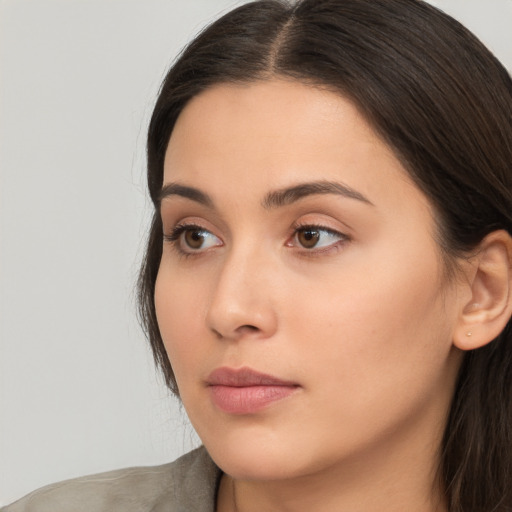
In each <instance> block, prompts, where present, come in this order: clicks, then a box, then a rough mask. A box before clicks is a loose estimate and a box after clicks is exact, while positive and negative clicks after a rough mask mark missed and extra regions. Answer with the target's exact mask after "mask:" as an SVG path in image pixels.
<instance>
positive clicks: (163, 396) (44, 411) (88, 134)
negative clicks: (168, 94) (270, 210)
mask: <svg viewBox="0 0 512 512" xmlns="http://www.w3.org/2000/svg"><path fill="white" fill-rule="evenodd" d="M239 3H243V2H234V1H232V0H144V1H142V0H3V1H1V0H0V172H1V174H0V505H2V504H6V503H9V502H10V501H12V500H14V499H16V498H18V497H21V496H22V495H23V494H25V493H27V492H29V491H31V490H33V489H35V488H37V487H40V486H42V485H45V484H48V483H50V482H54V481H58V480H62V479H66V478H71V477H74V476H78V475H83V474H88V473H94V472H99V471H104V470H108V469H114V468H118V467H123V466H132V465H147V464H158V463H163V462H168V461H170V460H172V459H174V458H176V457H177V456H179V455H180V454H182V453H183V452H185V451H186V450H188V449H190V448H191V447H192V446H193V445H194V443H196V442H197V440H196V439H195V437H194V435H193V433H192V430H191V428H190V427H189V426H188V423H187V420H186V418H185V415H184V413H183V412H182V411H180V408H179V406H178V404H177V402H176V401H175V400H174V399H173V398H172V397H170V396H169V393H168V392H167V391H166V390H165V388H164V387H163V385H162V383H161V380H160V379H159V377H158V376H157V375H156V373H155V370H154V367H153V363H152V358H151V355H150V353H149V350H148V347H147V344H146V341H145V339H144V337H143V335H142V333H141V331H140V328H139V327H138V324H137V322H136V319H135V300H134V283H135V279H136V274H137V269H138V264H139V260H140V256H141V253H142V248H143V240H144V235H145V231H146V227H147V221H148V218H149V212H150V205H149V201H148V200H147V198H146V191H145V176H144V172H145V163H144V138H145V130H146V126H147V122H148V118H149V115H150V113H151V109H152V106H153V102H154V99H155V96H156V92H157V90H158V87H159V84H160V81H161V79H162V78H163V76H164V73H165V70H166V69H167V68H168V66H169V64H170V62H171V61H172V59H173V58H174V57H175V56H176V54H177V53H178V51H179V50H180V49H181V47H182V46H183V45H184V44H185V43H186V41H187V40H189V38H190V37H191V36H192V35H193V34H195V33H197V31H198V30H199V29H200V28H201V27H202V26H203V25H204V24H205V23H206V22H208V21H211V20H212V19H213V18H214V17H216V16H215V15H216V14H218V13H219V12H221V11H225V10H226V9H227V8H228V7H229V6H233V5H236V4H239ZM432 3H434V4H435V5H438V6H440V7H441V8H443V9H445V10H446V11H447V12H449V13H452V14H454V15H455V16H456V17H458V18H459V19H460V20H461V21H463V22H464V23H465V24H467V26H469V27H470V28H471V29H472V30H474V31H475V32H476V33H477V34H478V35H479V36H480V37H481V38H482V39H483V40H484V41H485V42H486V43H487V44H488V45H489V46H490V48H491V49H493V50H494V51H495V53H496V54H497V55H498V56H499V57H500V58H501V59H502V61H503V62H504V63H505V64H506V65H507V67H508V68H509V69H512V29H511V27H512V0H488V1H486V2H483V1H482V0H436V1H433V2H432Z"/></svg>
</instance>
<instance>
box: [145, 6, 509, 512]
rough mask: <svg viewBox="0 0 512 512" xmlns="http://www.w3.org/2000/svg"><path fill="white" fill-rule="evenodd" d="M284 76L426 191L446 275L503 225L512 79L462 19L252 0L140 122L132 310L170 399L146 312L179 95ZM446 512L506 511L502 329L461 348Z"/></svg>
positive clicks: (405, 9)
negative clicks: (144, 128) (315, 95)
mask: <svg viewBox="0 0 512 512" xmlns="http://www.w3.org/2000/svg"><path fill="white" fill-rule="evenodd" d="M274 76H283V77H287V78H291V79H295V80H298V81H301V82H305V83H312V84H321V85H323V86H326V87H329V88H330V89H332V90H334V91H337V92H339V93H340V94H341V95H343V96H345V97H347V98H349V99H351V100H352V101H353V102H354V103H355V104H356V105H357V106H358V108H359V109H360V111H361V112H362V114H363V115H364V116H365V117H366V119H367V121H368V122H369V123H370V124H371V125H372V126H373V128H374V129H375V130H376V131H377V132H378V133H379V134H380V135H381V136H382V137H383V138H384V139H385V140H386V141H387V143H388V144H389V146H390V147H391V148H392V149H393V150H394V151H395V154H396V155H397V157H398V158H399V159H400V160H401V162H402V163H403V165H404V166H405V168H406V169H407V170H408V172H409V173H410V175H411V177H412V178H413V180H414V181H415V183H416V184H417V186H418V187H419V188H420V189H421V190H422V191H423V192H424V193H425V195H426V196H427V197H428V198H429V200H430V202H431V204H432V206H433V208H434V210H435V212H436V221H437V227H438V229H437V237H438V242H439V245H440V247H441V250H442V253H443V256H444V260H445V263H446V269H447V270H448V273H447V277H448V278H449V277H450V276H452V274H453V271H454V270H455V269H454V262H455V258H456V257H457V256H461V255H464V254H465V253H467V252H468V251H471V249H474V248H475V247H476V246H477V245H478V243H479V242H480V241H481V240H482V238H483V237H484V236H485V235H487V234H488V233H490V232H491V231H494V230H496V229H505V230H507V231H508V232H509V233H512V80H511V78H510V76H509V74H508V73H507V71H506V70H505V69H504V68H503V66H502V65H501V64H500V63H499V62H498V60H497V59H496V58H494V56H493V55H492V54H491V53H490V52H489V51H488V50H487V49H486V48H485V47H484V46H483V45H482V44H481V43H480V42H479V41H478V40H477V38H476V37H475V36H474V35H472V34H471V33H470V32H469V31H468V30H466V29H465V28H464V27H463V26H462V25H460V24H459V23H458V22H456V21H455V20H454V19H452V18H451V17H449V16H447V15H446V14H444V13H443V12H441V11H439V10H437V9H435V8H434V7H432V6H430V5H428V4H427V3H425V2H423V1H421V0H302V1H298V2H297V3H291V4H290V3H287V2H285V1H279V0H260V1H256V2H252V3H249V4H246V5H243V6H241V7H239V8H237V9H235V10H233V11H232V12H230V13H228V14H226V15H225V16H223V17H222V18H220V19H219V20H218V21H216V22H215V23H213V24H212V25H211V26H209V27H208V28H207V29H206V30H204V31H203V32H202V33H201V34H200V35H199V36H198V37H197V38H196V39H195V40H194V41H192V43H190V45H189V46H188V47H187V48H186V49H185V51H184V52H183V53H182V54H181V56H180V57H179V58H178V60H177V61H176V62H175V64H174V65H173V66H172V68H171V70H170V71H169V73H168V74H167V77H166V78H165V81H164V83H163V85H162V88H161V91H160V95H159V97H158V100H157V103H156V106H155V109H154V113H153V117H152V119H151V123H150V127H149V134H148V141H147V157H148V160H147V162H148V185H149V192H150V195H151V198H152V200H153V203H154V205H155V214H154V217H153V221H152V225H151V230H150V234H149V239H148V246H147V252H146V255H145V259H144V261H143V265H142V268H141V273H140V278H139V299H140V314H141V319H142V322H143V325H144V327H145V329H146V332H147V335H148V338H149V341H150V343H151V347H152V349H153V353H154V356H155V360H156V362H157V364H158V366H159V367H160V368H161V370H162V371H163V374H164V377H165V380H166V383H167V384H168V386H169V387H170V388H171V389H172V390H173V391H174V392H175V393H178V390H177V387H176V381H175V379H174V374H173V370H172V366H171V363H170V362H169V360H168V358H167V355H166V352H165V348H164V345H163V342H162V339H161V336H160V332H159V329H158V324H157V321H156V316H155V305H154V288H155V280H156V275H157V272H158V267H159V264H160V257H161V252H162V227H161V221H160V217H159V213H158V209H159V204H158V196H159V191H160V188H161V186H162V180H163V161H164V156H165V151H166V148H167V144H168V141H169V138H170V135H171V132H172V130H173V127H174V124H175V122H176V119H177V118H178V116H179V114H180V112H181V110H182V109H183V107H184V106H185V105H186V103H187V102H188V101H189V100H190V99H191V98H192V97H194V96H195V95H197V94H199V93H200V92H201V91H203V90H204V89H206V88H208V87H210V86H211V85H213V84H217V83H222V82H240V83H244V82H250V81H255V80H265V79H268V78H271V77H274ZM441 459H442V462H441V468H440V478H441V480H442V485H443V488H444V489H445V491H446V495H447V499H448V503H449V506H450V512H491V511H505V510H512V485H511V484H512V480H511V477H512V328H511V322H510V321H509V323H508V324H507V327H506V328H505V330H504V331H503V332H502V333H501V334H500V335H499V336H498V337H497V338H496V339H495V340H494V341H493V342H492V343H490V344H489V345H487V346H485V347H484V348H481V349H478V350H474V351H472V352H468V353H467V354H466V355H465V358H464V361H463V364H462V367H461V370H460V375H459V378H458V383H457V386H456V390H455V394H454V398H453V403H452V406H451V410H450V416H449V420H448V423H447V426H446V431H445V436H444V440H443V446H442V456H441Z"/></svg>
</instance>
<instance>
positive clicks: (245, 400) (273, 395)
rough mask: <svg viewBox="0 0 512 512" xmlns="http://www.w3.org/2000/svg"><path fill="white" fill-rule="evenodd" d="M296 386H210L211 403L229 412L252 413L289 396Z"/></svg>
mask: <svg viewBox="0 0 512 512" xmlns="http://www.w3.org/2000/svg"><path fill="white" fill-rule="evenodd" d="M297 388H298V386H272V385H267V386H244V387H234V386H210V387H209V389H210V394H211V397H212V400H213V403H214V404H215V405H216V406H217V407H218V408H219V409H220V410H222V411H224V412H227V413H229V414H252V413H255V412H258V411H260V410H261V409H264V408H265V407H267V406H269V405H270V404H272V403H274V402H277V401H279V400H283V399H284V398H287V397H289V396H290V395H292V394H293V393H295V391H297Z"/></svg>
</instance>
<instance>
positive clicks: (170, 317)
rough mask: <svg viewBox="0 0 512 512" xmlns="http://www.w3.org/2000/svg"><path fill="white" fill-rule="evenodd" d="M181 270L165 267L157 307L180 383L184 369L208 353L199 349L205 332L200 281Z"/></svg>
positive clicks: (160, 274)
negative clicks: (186, 275) (185, 274)
mask: <svg viewBox="0 0 512 512" xmlns="http://www.w3.org/2000/svg"><path fill="white" fill-rule="evenodd" d="M179 275H180V273H179V272H173V271H172V269H166V268H165V267H162V268H161V269H160V270H159V272H158V276H157V280H156V283H155V310H156V316H157V321H158V326H159V328H160V333H161V336H162V339H163V342H164V346H165V349H166V351H167V356H168V358H169V360H170V362H171V365H172V367H173V370H174V373H175V376H176V379H177V380H178V384H179V381H180V370H183V369H185V368H189V367H190V365H191V364H194V361H195V360H197V359H198V358H199V357H204V355H205V354H204V353H202V351H200V350H198V346H197V345H198V342H199V341H200V340H201V339H202V338H203V337H204V334H203V333H202V332H201V318H204V316H205V313H203V312H204V310H205V308H204V307H203V306H202V295H201V291H202V290H203V287H201V285H200V283H199V284H198V286H195V285H194V282H193V281H194V278H191V280H189V279H187V278H183V279H180V278H179Z"/></svg>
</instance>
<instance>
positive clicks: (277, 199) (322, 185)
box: [158, 181, 373, 210]
mask: <svg viewBox="0 0 512 512" xmlns="http://www.w3.org/2000/svg"><path fill="white" fill-rule="evenodd" d="M318 194H335V195H338V196H342V197H346V198H348V199H355V200H357V201H361V202H363V203H366V204H369V205H372V206H373V203H372V202H371V201H370V200H369V199H368V198H366V197H365V196H364V195H363V194H361V193H360V192H358V191H357V190H355V189H353V188H351V187H349V186H347V185H344V184H343V183H338V182H336V181H312V182H308V183H301V184H299V185H294V186H292V187H286V188H282V189H279V190H274V191H272V192H269V193H268V194H267V195H266V196H265V198H264V199H263V201H262V205H263V207H264V208H265V209H267V210H269V209H274V208H280V207H282V206H286V205H289V204H292V203H294V202H296V201H299V200H300V199H303V198H305V197H308V196H312V195H318ZM170 196H180V197H185V198H186V199H190V200H192V201H195V202H197V203H200V204H202V205H204V206H207V207H208V208H214V207H215V205H214V202H213V200H212V198H211V197H210V196H209V195H208V194H206V193H205V192H202V191H201V190H199V189H197V188H195V187H188V186H186V185H181V184H179V183H168V184H167V185H164V186H163V187H162V190H161V191H160V194H159V196H158V201H159V203H160V202H161V201H162V200H163V199H165V198H167V197H170Z"/></svg>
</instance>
